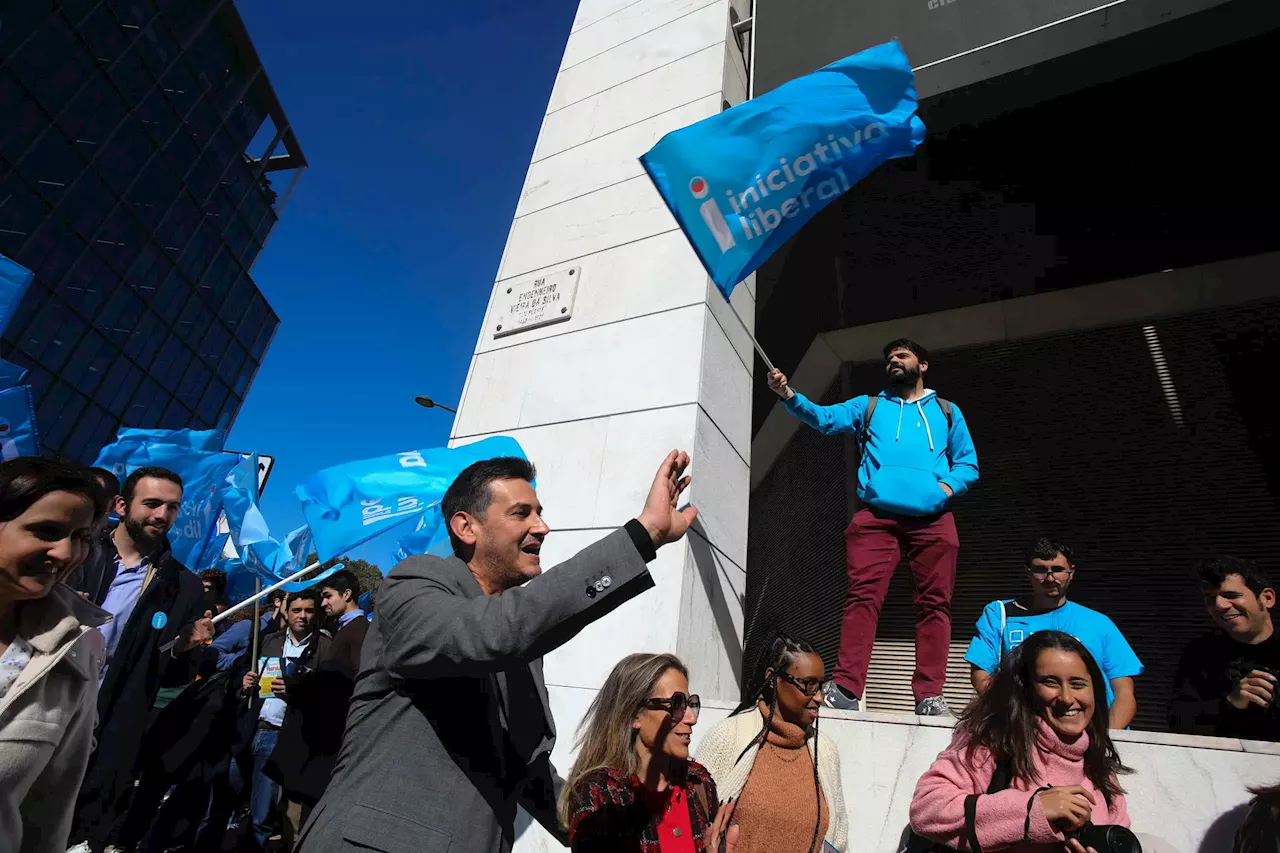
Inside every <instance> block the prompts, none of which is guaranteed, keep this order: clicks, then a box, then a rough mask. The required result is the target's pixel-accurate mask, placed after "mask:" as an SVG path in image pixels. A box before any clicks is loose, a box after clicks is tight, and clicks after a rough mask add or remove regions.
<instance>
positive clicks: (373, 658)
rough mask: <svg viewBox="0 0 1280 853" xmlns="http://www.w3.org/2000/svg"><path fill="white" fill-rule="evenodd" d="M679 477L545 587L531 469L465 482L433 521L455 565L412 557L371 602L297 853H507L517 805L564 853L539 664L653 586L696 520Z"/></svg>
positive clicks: (466, 474) (672, 474)
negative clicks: (336, 744) (340, 726)
mask: <svg viewBox="0 0 1280 853" xmlns="http://www.w3.org/2000/svg"><path fill="white" fill-rule="evenodd" d="M688 465H689V456H688V454H686V453H682V452H679V451H675V450H673V451H671V453H669V454H667V458H666V459H664V460H663V462H662V466H661V467H660V468H659V469H658V474H657V476H656V477H655V478H654V481H653V485H652V486H651V487H650V490H649V496H648V499H647V500H646V501H645V506H644V509H643V510H642V511H641V513H640V515H639V517H638V518H635V519H633V520H631V521H628V522H627V523H626V525H625V526H624V527H623V528H622V529H621V530H617V531H615V532H613V533H612V534H610V535H608V536H606V537H605V538H604V539H602V540H600V541H599V542H596V543H595V544H594V545H590V546H588V547H587V548H585V549H583V550H582V551H580V552H579V553H578V554H577V556H575V557H572V558H570V559H569V560H566V561H565V562H563V563H560V564H559V565H557V566H556V567H555V570H554V571H551V572H548V573H547V574H545V575H544V574H542V564H541V560H540V554H539V552H540V551H541V549H542V542H543V540H544V539H545V538H546V536H547V534H548V533H549V532H550V528H549V527H547V525H546V523H545V522H544V521H543V520H542V506H541V504H539V503H538V496H537V494H536V493H535V492H534V490H533V485H532V484H533V480H534V474H535V471H534V468H533V465H532V464H530V463H529V462H527V461H526V460H524V459H519V458H513V457H505V458H500V459H491V460H488V461H484V462H477V463H476V464H474V465H472V466H470V467H469V468H467V469H466V470H464V471H463V472H462V473H461V474H459V475H458V479H457V480H455V481H454V483H453V485H451V486H450V487H449V489H448V491H446V492H445V496H444V500H443V501H442V506H441V510H442V512H443V514H444V519H445V523H446V524H448V526H449V538H450V540H451V542H452V544H453V550H454V556H453V557H450V558H449V559H447V560H442V559H440V558H438V557H431V556H418V557H410V558H408V559H407V560H405V561H403V562H402V563H400V565H398V566H396V567H395V568H394V569H393V570H392V571H391V573H390V574H388V575H387V579H386V580H385V581H384V582H383V584H382V586H381V587H380V588H379V590H378V618H377V619H375V620H374V621H373V623H372V624H371V625H370V627H369V633H368V636H367V637H366V639H365V645H364V654H363V656H362V658H361V664H362V666H361V670H360V674H359V676H358V677H357V679H356V688H355V694H354V695H353V696H352V699H351V709H350V712H349V713H348V716H347V730H346V736H345V738H344V739H343V743H342V751H341V753H340V754H339V756H338V763H337V767H336V768H335V770H334V774H333V779H332V780H331V781H330V783H329V786H328V788H327V789H326V790H325V793H324V797H323V798H322V799H321V800H320V804H319V805H318V806H316V809H315V812H314V813H313V814H312V816H311V820H310V821H309V822H308V824H307V826H306V828H305V829H304V830H303V833H302V837H301V839H300V840H299V843H298V847H297V848H296V849H297V850H298V851H301V853H337V852H338V851H354V850H384V851H392V852H394V853H398V851H405V853H408V851H411V850H412V851H418V850H423V851H425V850H444V849H446V848H448V849H450V850H459V851H467V853H508V851H510V850H511V847H512V844H513V843H514V841H515V818H516V806H518V805H519V806H523V807H524V809H525V811H526V812H528V813H529V814H530V815H531V816H532V817H534V818H535V819H536V820H537V821H538V822H539V823H541V824H542V825H543V826H544V827H546V829H547V830H548V831H549V832H551V833H552V834H553V835H555V836H556V837H557V838H559V839H560V840H561V841H562V842H566V843H567V840H568V839H567V835H566V834H565V831H564V830H563V829H562V828H561V827H560V826H559V824H558V821H557V818H556V798H557V796H558V795H559V793H560V788H561V787H562V786H563V784H564V781H563V780H562V779H561V778H560V776H559V775H558V774H557V773H556V772H555V769H554V768H553V767H552V766H551V760H550V755H551V748H552V747H553V746H554V745H555V737H556V733H555V725H554V722H553V721H552V719H551V709H550V705H549V703H548V698H547V688H546V685H545V684H544V683H543V680H542V656H543V655H544V654H546V653H547V652H550V651H552V650H554V649H556V648H558V647H559V646H561V645H563V644H564V643H566V642H567V641H568V640H569V639H571V638H572V637H573V636H574V635H575V634H577V633H578V632H579V631H581V630H582V629H583V628H584V627H585V626H586V625H588V624H589V623H591V622H594V621H595V620H596V619H599V618H600V617H602V616H604V615H605V614H607V613H609V612H610V611H612V610H613V609H614V608H616V607H618V606H619V605H621V604H623V603H625V602H626V601H628V600H630V599H632V598H634V597H635V596H637V595H639V594H640V593H642V592H644V591H645V590H647V589H649V588H650V587H652V586H653V585H654V582H653V578H652V576H650V574H649V570H648V569H647V568H646V567H645V564H646V563H648V562H650V561H651V560H653V559H654V557H655V556H656V553H657V549H658V548H660V547H661V546H663V545H665V544H667V543H669V542H675V541H676V540H677V539H679V538H680V537H682V536H684V534H685V533H686V532H687V531H688V529H689V525H690V524H691V523H692V522H693V520H694V518H696V517H697V510H695V509H694V508H693V507H686V508H685V509H683V510H677V509H676V501H677V500H678V499H679V497H680V494H681V492H683V491H684V490H685V488H686V487H687V486H688V485H689V478H688V477H686V476H683V475H684V471H685V468H686V467H687V466H688Z"/></svg>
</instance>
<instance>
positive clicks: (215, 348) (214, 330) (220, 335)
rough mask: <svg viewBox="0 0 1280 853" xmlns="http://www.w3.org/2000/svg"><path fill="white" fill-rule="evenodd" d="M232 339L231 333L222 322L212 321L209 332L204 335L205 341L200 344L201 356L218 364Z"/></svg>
mask: <svg viewBox="0 0 1280 853" xmlns="http://www.w3.org/2000/svg"><path fill="white" fill-rule="evenodd" d="M230 341H231V335H230V334H229V333H228V332H227V328H226V327H225V326H223V325H222V324H221V323H216V322H215V323H211V324H210V325H209V332H208V334H206V335H205V336H204V341H202V342H201V344H200V350H199V352H200V357H201V358H203V359H204V360H205V361H208V362H213V363H215V364H216V363H217V361H218V359H220V358H221V357H222V353H223V350H225V349H226V348H227V344H228V343H229V342H230Z"/></svg>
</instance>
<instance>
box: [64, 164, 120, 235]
mask: <svg viewBox="0 0 1280 853" xmlns="http://www.w3.org/2000/svg"><path fill="white" fill-rule="evenodd" d="M115 201H116V200H115V197H114V196H113V195H112V194H111V191H110V190H108V189H107V187H106V185H105V184H103V183H102V181H100V180H98V177H97V175H95V174H94V173H93V170H92V169H86V170H85V171H84V173H83V174H82V175H80V178H79V179H78V180H77V181H76V182H75V183H74V184H72V185H71V189H70V190H69V191H68V192H67V195H66V197H65V198H64V199H63V200H62V205H61V211H62V214H63V215H64V216H65V217H67V220H68V221H69V222H70V223H71V224H72V225H73V226H75V228H76V230H78V231H79V232H80V233H81V234H82V235H83V236H84V238H85V239H86V240H89V239H92V238H93V235H94V234H95V233H96V232H97V230H98V228H99V226H101V225H102V223H103V222H105V221H106V218H107V217H108V216H109V215H110V214H111V208H112V207H114V206H115Z"/></svg>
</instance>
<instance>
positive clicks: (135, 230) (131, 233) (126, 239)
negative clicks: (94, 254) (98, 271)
mask: <svg viewBox="0 0 1280 853" xmlns="http://www.w3.org/2000/svg"><path fill="white" fill-rule="evenodd" d="M132 208H133V206H132V205H130V204H128V203H127V202H121V203H120V204H119V205H117V206H116V209H115V210H113V211H111V215H110V216H108V217H107V221H106V222H105V223H103V226H102V230H101V231H100V232H99V233H98V236H97V239H95V240H94V244H95V245H94V248H95V249H97V250H98V251H99V252H101V253H102V256H103V257H104V258H106V259H107V260H108V261H109V262H110V263H111V266H112V267H113V268H114V269H116V270H118V271H119V272H121V273H123V272H124V271H126V270H128V269H129V266H130V265H131V264H132V263H133V259H134V258H135V257H137V255H138V252H139V251H140V250H141V249H142V244H143V243H145V242H146V240H147V235H146V232H145V231H143V230H142V226H141V224H139V222H138V220H137V219H135V218H134V216H133V209H132Z"/></svg>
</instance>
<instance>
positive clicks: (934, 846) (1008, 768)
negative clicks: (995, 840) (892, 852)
mask: <svg viewBox="0 0 1280 853" xmlns="http://www.w3.org/2000/svg"><path fill="white" fill-rule="evenodd" d="M1012 784H1013V765H1012V764H1011V763H1010V762H1009V761H1008V760H1006V759H1003V758H1002V759H1000V760H999V761H997V762H996V770H995V772H994V773H992V774H991V782H990V784H988V785H987V793H988V794H998V793H999V792H1001V791H1004V790H1007V789H1008V788H1009V786H1010V785H1012ZM979 796H980V795H979V794H970V795H969V796H967V797H965V798H964V838H965V841H966V842H968V849H969V853H982V845H981V844H979V843H978V831H977V829H976V828H975V827H974V825H973V821H974V814H975V813H976V811H977V808H978V797H979ZM898 853H955V851H954V849H953V848H951V847H948V846H946V845H945V844H943V843H942V842H941V841H930V840H929V839H927V838H925V837H923V836H920V835H916V833H915V830H913V829H912V828H911V827H907V835H906V839H905V841H904V843H903V845H902V849H901V850H900V851H898Z"/></svg>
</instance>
